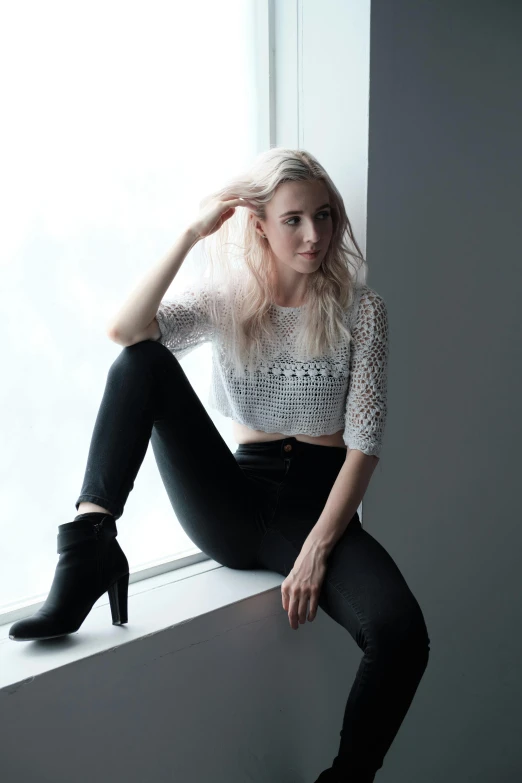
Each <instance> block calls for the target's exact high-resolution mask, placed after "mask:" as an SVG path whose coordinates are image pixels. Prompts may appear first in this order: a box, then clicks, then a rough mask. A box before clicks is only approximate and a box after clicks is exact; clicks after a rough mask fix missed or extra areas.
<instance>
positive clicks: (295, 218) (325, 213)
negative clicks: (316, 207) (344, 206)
mask: <svg viewBox="0 0 522 783" xmlns="http://www.w3.org/2000/svg"><path fill="white" fill-rule="evenodd" d="M319 215H325V220H326V218H329V217H330V213H329V212H319ZM319 215H318V217H319ZM292 220H299V218H298V217H293V218H290V220H287V221H286V225H287V226H290V225H293V224H292V223H291V221H292Z"/></svg>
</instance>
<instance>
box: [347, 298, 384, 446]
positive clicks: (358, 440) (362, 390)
mask: <svg viewBox="0 0 522 783" xmlns="http://www.w3.org/2000/svg"><path fill="white" fill-rule="evenodd" d="M352 337H353V342H352V344H351V352H350V380H349V386H348V395H347V401H346V417H345V429H344V442H345V443H346V445H347V446H348V448H350V449H359V450H360V451H362V452H364V453H365V454H368V455H372V454H373V455H375V456H379V453H380V451H381V448H382V441H383V435H384V427H385V424H386V415H387V371H388V356H389V330H388V313H387V309H386V304H385V302H384V299H382V297H381V296H379V294H377V293H376V292H375V291H372V290H371V289H370V288H368V287H365V288H364V290H363V292H362V294H361V298H360V301H359V307H358V311H357V315H356V323H355V326H354V327H353V328H352Z"/></svg>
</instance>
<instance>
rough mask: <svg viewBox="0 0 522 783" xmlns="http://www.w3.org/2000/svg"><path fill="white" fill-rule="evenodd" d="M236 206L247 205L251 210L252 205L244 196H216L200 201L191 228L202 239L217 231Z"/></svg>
mask: <svg viewBox="0 0 522 783" xmlns="http://www.w3.org/2000/svg"><path fill="white" fill-rule="evenodd" d="M236 207H248V208H249V209H251V210H252V211H253V209H254V207H253V206H252V205H251V204H250V202H248V201H247V200H246V199H244V198H230V199H225V200H224V201H220V200H219V199H216V198H211V199H210V200H205V199H203V201H202V202H201V203H200V208H201V213H200V215H199V217H198V218H197V219H196V220H195V221H194V222H193V223H192V225H191V228H192V229H193V231H195V232H196V234H197V235H198V236H199V237H200V238H201V239H203V237H208V236H210V235H211V234H213V233H214V232H215V231H218V230H219V229H220V228H221V226H222V225H223V223H224V222H225V221H226V220H228V219H229V218H231V217H232V215H233V214H234V212H235V211H236Z"/></svg>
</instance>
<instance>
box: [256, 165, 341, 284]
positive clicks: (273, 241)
mask: <svg viewBox="0 0 522 783" xmlns="http://www.w3.org/2000/svg"><path fill="white" fill-rule="evenodd" d="M329 202H330V198H329V193H328V190H327V188H326V186H325V184H324V183H323V182H320V181H314V182H284V183H283V184H282V185H280V186H279V187H278V188H277V190H276V192H275V195H274V197H273V198H272V200H271V201H270V202H269V203H268V204H267V205H266V220H264V221H263V220H259V219H258V218H255V216H254V220H255V225H256V231H257V232H258V233H259V234H266V239H263V242H268V244H269V246H270V249H271V251H272V253H273V255H274V256H275V259H276V261H278V262H281V263H283V264H285V265H287V266H289V267H291V268H292V269H294V270H295V271H296V272H300V273H310V272H315V271H316V270H317V269H319V267H320V266H321V262H322V260H323V258H324V256H325V254H326V251H327V250H328V247H329V245H330V240H331V238H332V233H333V225H332V217H331V207H330V206H329ZM287 212H290V213H291V214H285V213H287ZM296 212H301V214H296ZM316 250H317V251H319V252H318V255H316V256H314V257H312V258H306V257H305V256H303V255H300V254H301V253H306V252H310V251H316Z"/></svg>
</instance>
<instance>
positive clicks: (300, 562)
mask: <svg viewBox="0 0 522 783" xmlns="http://www.w3.org/2000/svg"><path fill="white" fill-rule="evenodd" d="M326 566H327V558H326V555H325V553H324V552H323V551H321V550H319V549H317V548H316V547H314V546H311V547H310V548H307V549H306V551H303V550H301V552H300V554H299V556H298V558H297V560H296V561H295V563H294V565H293V568H292V570H291V571H290V573H289V574H288V576H287V577H286V579H285V581H284V582H283V583H282V585H281V593H282V595H283V609H284V610H285V611H287V612H288V618H289V620H290V627H291V628H293V629H294V631H297V630H298V629H299V623H301V624H303V623H305V622H306V610H307V605H308V601H310V612H309V614H308V620H309V621H310V622H312V620H314V619H315V616H316V614H317V607H318V605H319V594H320V592H321V586H322V584H323V581H324V577H325V574H326Z"/></svg>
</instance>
